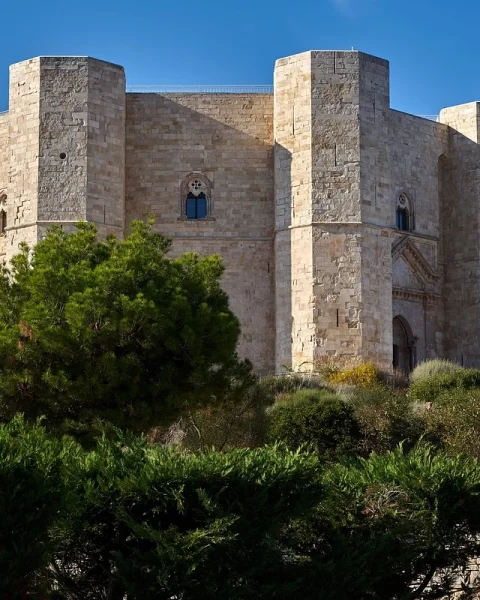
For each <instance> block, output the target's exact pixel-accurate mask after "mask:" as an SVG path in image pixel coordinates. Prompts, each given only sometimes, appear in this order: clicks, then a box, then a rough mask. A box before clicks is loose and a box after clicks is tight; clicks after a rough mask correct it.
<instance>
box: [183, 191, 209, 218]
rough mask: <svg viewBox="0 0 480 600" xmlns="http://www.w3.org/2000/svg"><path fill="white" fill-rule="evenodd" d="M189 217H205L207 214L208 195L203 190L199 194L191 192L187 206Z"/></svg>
mask: <svg viewBox="0 0 480 600" xmlns="http://www.w3.org/2000/svg"><path fill="white" fill-rule="evenodd" d="M185 212H186V215H187V219H204V218H205V217H206V216H207V197H206V196H205V194H204V193H203V192H200V194H198V196H195V195H194V194H192V192H189V193H188V194H187V203H186V207H185Z"/></svg>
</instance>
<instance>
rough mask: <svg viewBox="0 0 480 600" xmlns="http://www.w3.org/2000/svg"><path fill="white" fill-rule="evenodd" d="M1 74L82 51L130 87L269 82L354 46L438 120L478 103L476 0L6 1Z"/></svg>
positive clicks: (399, 99)
mask: <svg viewBox="0 0 480 600" xmlns="http://www.w3.org/2000/svg"><path fill="white" fill-rule="evenodd" d="M1 4H2V9H1V16H2V24H3V26H2V52H1V55H0V61H1V64H0V110H5V109H6V108H7V104H8V100H7V94H8V92H7V89H8V66H9V65H10V64H11V63H14V62H18V61H21V60H24V59H27V58H31V57H33V56H38V55H89V56H93V57H96V58H101V59H104V60H108V61H112V62H115V63H118V64H121V65H123V66H124V67H125V69H126V73H127V82H128V83H129V84H132V85H135V84H145V85H147V84H152V85H153V84H162V85H164V84H264V83H271V82H272V71H273V64H274V61H275V59H276V58H280V57H283V56H288V55H290V54H295V53H297V52H302V51H304V50H310V49H317V50H322V49H329V50H330V49H332V50H341V49H346V50H349V49H351V48H352V46H353V47H354V48H355V49H357V50H362V51H364V52H368V53H370V54H374V55H377V56H380V57H382V58H386V59H388V60H389V61H390V69H391V90H392V106H393V107H394V108H397V109H399V110H404V111H406V112H412V113H415V114H436V113H438V112H439V110H440V109H441V108H442V107H443V106H450V105H454V104H461V103H463V102H470V101H473V100H480V64H479V53H478V51H477V41H478V39H479V37H478V23H479V21H480V2H479V1H478V0H460V1H458V0H457V2H452V1H451V0H436V1H433V0H402V1H400V2H398V1H396V0H293V1H292V0H237V1H236V2H235V1H234V2H232V1H231V0H230V1H228V0H226V1H225V0H224V1H222V2H220V1H218V0H204V1H203V2H199V1H198V0H197V1H196V2H193V0H181V1H178V0H167V1H166V0H115V1H113V0H79V1H74V0H23V1H22V0H3V2H1Z"/></svg>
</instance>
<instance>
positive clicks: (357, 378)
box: [327, 362, 379, 388]
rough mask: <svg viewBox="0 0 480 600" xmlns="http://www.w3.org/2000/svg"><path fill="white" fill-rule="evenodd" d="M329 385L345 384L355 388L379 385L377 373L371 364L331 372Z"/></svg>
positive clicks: (365, 363) (361, 364) (328, 379)
mask: <svg viewBox="0 0 480 600" xmlns="http://www.w3.org/2000/svg"><path fill="white" fill-rule="evenodd" d="M327 381H328V382H329V383H347V384H350V385H354V386H357V387H367V388H368V387H375V386H376V385H378V384H379V372H378V369H377V367H376V366H375V364H374V363H373V362H364V363H360V364H359V365H356V366H355V367H351V368H349V369H341V370H338V371H332V372H331V373H330V375H329V376H328V378H327Z"/></svg>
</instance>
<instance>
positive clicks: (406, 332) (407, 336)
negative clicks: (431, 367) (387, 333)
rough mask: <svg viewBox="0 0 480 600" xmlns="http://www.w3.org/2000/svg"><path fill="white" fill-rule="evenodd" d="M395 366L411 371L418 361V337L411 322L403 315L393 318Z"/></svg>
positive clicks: (407, 371)
mask: <svg viewBox="0 0 480 600" xmlns="http://www.w3.org/2000/svg"><path fill="white" fill-rule="evenodd" d="M392 338H393V360H392V363H393V368H394V369H399V370H401V371H403V372H404V373H410V371H411V370H412V369H413V368H414V367H415V363H416V339H417V338H416V337H415V336H414V335H413V331H412V328H411V327H410V324H409V323H408V321H407V320H406V319H405V317H403V316H401V315H397V316H395V317H394V318H393V322H392Z"/></svg>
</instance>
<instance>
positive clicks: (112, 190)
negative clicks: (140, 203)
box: [38, 57, 125, 233]
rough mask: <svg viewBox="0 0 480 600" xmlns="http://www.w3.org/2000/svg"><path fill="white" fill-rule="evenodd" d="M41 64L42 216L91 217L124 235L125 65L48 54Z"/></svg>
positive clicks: (53, 219)
mask: <svg viewBox="0 0 480 600" xmlns="http://www.w3.org/2000/svg"><path fill="white" fill-rule="evenodd" d="M40 61H41V62H40V69H41V102H40V156H39V189H38V220H39V221H41V222H47V223H48V222H56V221H62V222H70V223H71V222H75V221H78V220H89V221H92V222H94V223H96V224H97V225H98V226H99V227H100V228H105V226H110V228H112V227H113V228H116V229H117V230H118V231H119V232H120V233H121V232H122V231H123V226H124V210H123V203H124V173H125V160H124V157H125V151H124V148H125V77H124V73H123V68H121V67H117V66H115V65H111V64H109V63H104V62H102V61H97V60H94V59H90V58H87V57H69V58H65V57H60V58H59V57H42V58H41V59H40ZM100 233H103V231H101V232H100Z"/></svg>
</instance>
